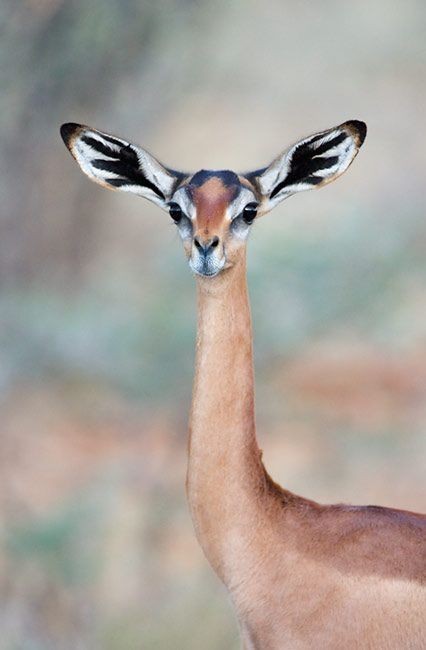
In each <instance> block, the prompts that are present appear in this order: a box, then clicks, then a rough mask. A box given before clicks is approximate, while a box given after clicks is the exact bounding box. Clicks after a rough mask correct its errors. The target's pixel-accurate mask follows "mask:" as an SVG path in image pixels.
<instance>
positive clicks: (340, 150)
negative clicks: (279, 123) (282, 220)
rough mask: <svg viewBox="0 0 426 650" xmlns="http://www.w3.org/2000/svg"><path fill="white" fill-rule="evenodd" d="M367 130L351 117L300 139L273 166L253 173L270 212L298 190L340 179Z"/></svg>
mask: <svg viewBox="0 0 426 650" xmlns="http://www.w3.org/2000/svg"><path fill="white" fill-rule="evenodd" d="M366 132H367V127H366V125H365V124H364V122H360V121H358V120H349V121H347V122H344V123H343V124H340V125H339V126H337V127H334V128H333V129H328V130H327V131H322V132H321V133H316V134H314V135H311V136H309V137H308V138H305V139H303V140H301V141H300V142H297V143H296V144H294V145H293V146H292V147H289V149H287V151H285V152H284V153H283V154H281V155H280V156H279V157H278V158H276V159H275V160H274V161H273V162H272V164H271V165H269V167H266V168H265V169H262V170H259V171H258V172H253V173H251V174H249V175H248V178H249V180H250V181H251V182H252V183H254V184H255V185H257V187H258V189H259V191H260V193H261V195H262V197H263V203H264V208H265V209H266V211H268V210H270V209H271V208H272V207H274V205H276V204H277V203H278V202H280V201H282V200H283V199H285V198H287V197H288V196H291V195H292V194H294V193H295V192H300V191H302V190H309V189H312V188H314V187H321V186H322V185H325V184H327V183H330V182H331V181H333V180H335V179H336V178H338V177H339V176H340V175H341V174H343V172H344V171H346V169H347V168H348V167H349V165H350V164H351V162H352V161H353V159H354V158H355V156H356V155H357V153H358V151H359V148H360V147H361V145H362V143H363V142H364V140H365V136H366Z"/></svg>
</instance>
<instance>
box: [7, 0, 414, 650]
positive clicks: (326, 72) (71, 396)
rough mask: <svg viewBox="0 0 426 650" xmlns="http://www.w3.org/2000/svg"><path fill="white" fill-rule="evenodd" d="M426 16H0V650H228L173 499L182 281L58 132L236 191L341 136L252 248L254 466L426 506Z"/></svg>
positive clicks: (328, 493)
mask: <svg viewBox="0 0 426 650" xmlns="http://www.w3.org/2000/svg"><path fill="white" fill-rule="evenodd" d="M425 23H426V9H425V6H424V3H423V2H421V1H420V0H419V1H417V2H416V1H414V0H410V1H408V2H405V3H399V2H393V1H391V0H380V1H379V2H376V3H371V2H367V1H364V0H362V1H361V2H358V3H351V4H350V3H342V2H337V0H328V1H326V2H323V3H315V4H314V3H293V2H290V1H286V2H282V1H280V2H278V0H277V1H274V0H273V1H272V2H268V3H262V4H261V3H255V2H244V3H243V2H241V1H236V2H232V3H227V2H222V1H220V2H216V3H200V2H199V3H195V2H192V1H189V0H186V1H183V0H182V1H180V2H169V1H166V0H163V1H160V2H156V3H150V2H141V1H137V0H121V1H120V2H118V0H117V1H116V2H113V1H112V0H108V1H104V2H101V1H100V0H94V1H91V2H83V0H75V1H74V0H71V1H70V2H65V1H63V0H43V1H41V0H38V1H37V0H32V1H30V0H26V1H25V2H24V1H23V2H19V3H17V2H12V1H7V0H6V2H3V3H2V5H0V73H1V93H0V108H1V110H0V147H1V148H0V170H1V174H0V199H1V208H0V228H1V236H0V291H1V294H0V391H1V394H0V408H1V414H0V435H1V437H0V464H1V467H0V469H1V473H0V508H1V519H0V526H1V528H0V535H1V545H2V547H1V555H0V590H1V600H2V602H1V608H0V612H1V613H0V630H1V634H0V650H3V648H4V649H5V650H53V649H54V650H68V649H69V650H71V649H73V650H74V649H81V650H86V649H87V650H89V649H90V650H92V649H104V648H105V649H106V650H115V649H117V650H118V649H120V650H127V649H128V650H134V649H139V648H144V649H145V648H149V649H150V648H185V649H191V648H193V649H194V650H195V649H197V650H198V649H199V648H203V650H204V649H206V650H209V649H210V648H211V649H212V650H213V649H217V648H237V647H238V641H237V630H236V627H235V624H234V620H233V617H232V613H231V611H230V607H229V604H228V602H227V598H226V595H225V593H224V591H223V589H222V587H221V586H220V585H219V584H218V582H217V581H216V579H215V578H214V577H213V576H212V575H211V573H210V571H209V569H208V567H207V565H206V562H205V560H204V558H203V556H202V554H201V551H200V550H199V548H198V546H197V544H196V542H195V540H194V536H193V533H192V528H191V523H190V519H189V515H188V512H187V509H186V505H185V499H184V480H185V449H186V442H185V436H186V430H185V429H186V416H187V411H188V406H189V399H190V387H191V378H192V364H193V338H194V328H195V307H194V282H193V279H192V278H191V275H190V273H189V271H188V269H187V267H186V265H185V262H184V260H183V255H182V252H181V250H180V245H179V242H178V239H177V236H176V234H175V231H174V230H173V226H172V224H170V223H169V219H168V218H167V216H166V215H164V214H163V213H161V212H160V211H159V210H158V209H157V208H155V207H153V206H151V205H150V204H149V203H147V202H144V201H143V200H140V199H137V198H135V197H131V196H127V195H125V194H122V195H120V194H118V193H112V192H111V193H109V192H106V191H103V190H101V189H99V188H97V187H96V186H95V185H92V184H90V183H89V182H88V181H87V180H86V179H85V178H84V177H83V176H82V174H81V173H80V172H79V170H78V169H77V167H76V165H75V164H73V162H72V160H71V158H70V157H69V155H68V154H67V152H66V150H65V148H64V146H63V144H62V142H61V141H60V138H59V134H58V127H59V125H60V123H62V122H65V121H77V122H82V123H88V124H91V125H93V126H95V127H98V128H101V129H105V130H107V131H110V132H112V133H116V134H117V135H121V136H123V137H127V138H129V139H131V140H133V141H135V142H139V143H140V144H143V145H144V146H146V147H147V148H148V149H150V150H152V151H153V152H155V154H156V155H158V157H160V159H162V160H164V162H165V163H167V164H169V165H171V166H174V167H177V168H179V167H180V168H183V169H188V170H195V169H197V168H201V167H211V168H214V167H219V168H222V167H231V168H235V169H237V170H238V169H241V170H246V169H250V168H254V167H258V166H260V165H262V164H264V163H266V162H268V160H270V159H271V158H272V157H274V156H275V155H276V154H277V153H278V152H279V151H280V149H282V148H284V147H285V146H287V145H288V144H289V143H290V142H292V141H293V140H295V139H297V138H298V137H300V136H303V135H306V134H308V133H310V132H313V131H316V130H319V129H322V128H327V127H329V126H332V125H334V124H337V123H339V122H341V121H343V120H345V119H349V118H358V119H364V120H365V121H366V122H367V123H368V126H369V134H368V138H367V141H366V144H365V147H364V148H363V150H362V152H361V153H360V155H359V157H358V159H357V160H356V162H355V163H354V165H353V167H352V168H351V169H350V171H349V172H348V173H347V174H346V175H345V176H344V177H343V178H342V179H341V180H340V181H339V182H338V183H336V184H334V185H332V186H330V187H327V188H325V189H324V190H322V191H321V192H320V193H317V192H311V193H306V194H305V195H303V196H298V197H294V198H292V199H290V200H289V201H288V202H286V203H285V204H283V205H282V206H281V207H280V208H277V209H276V210H275V211H274V213H273V214H271V215H270V216H269V217H266V218H265V219H264V220H262V221H260V222H259V224H257V225H256V227H255V228H254V232H253V237H252V240H251V242H250V246H249V248H250V251H249V267H250V270H249V282H250V289H251V296H252V306H253V318H254V326H255V335H256V341H255V349H256V370H257V404H258V407H257V410H258V426H259V438H260V444H261V446H262V447H263V449H264V454H265V462H266V464H267V466H268V468H269V469H270V471H271V473H272V474H273V476H274V478H276V479H277V480H279V481H280V482H282V483H283V484H284V485H285V486H286V487H288V488H289V489H291V490H294V491H296V492H299V493H302V494H304V495H306V496H308V497H311V498H315V499H317V500H320V501H324V502H332V501H349V502H353V503H378V504H383V505H394V506H397V507H402V508H408V509H412V510H422V509H424V508H425V506H426V496H425V491H424V478H423V476H424V469H425V457H426V443H425V436H424V429H425V424H424V423H425V419H426V406H425V405H426V334H425V332H426V327H425V324H426V261H425V259H426V225H425V224H426V220H425V214H424V173H425V158H426V154H425V147H424V135H423V133H424V125H423V122H424V119H423V113H424V106H425V100H426V89H425V72H426V46H425V41H424V33H425V27H426V24H425Z"/></svg>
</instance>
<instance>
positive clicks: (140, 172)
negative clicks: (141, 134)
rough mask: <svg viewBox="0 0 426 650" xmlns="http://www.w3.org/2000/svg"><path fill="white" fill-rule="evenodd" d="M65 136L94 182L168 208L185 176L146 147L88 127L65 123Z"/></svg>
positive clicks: (64, 139)
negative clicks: (160, 161)
mask: <svg viewBox="0 0 426 650" xmlns="http://www.w3.org/2000/svg"><path fill="white" fill-rule="evenodd" d="M61 136H62V139H63V141H64V142H65V144H66V146H67V147H68V149H69V150H70V152H71V154H72V156H73V157H74V158H75V159H76V161H77V162H78V164H79V165H80V167H81V169H82V171H83V172H84V173H85V174H86V175H87V176H88V177H89V178H90V179H92V181H95V183H99V185H103V187H108V188H109V189H112V190H121V191H124V192H133V194H137V195H138V196H144V197H145V198H147V199H149V200H150V201H153V202H154V203H156V204H157V205H159V206H160V207H162V208H164V209H167V201H169V200H170V197H171V196H172V194H173V192H174V191H175V189H176V187H177V185H178V184H179V182H180V181H181V180H182V179H183V178H184V177H185V174H182V173H180V172H175V171H173V170H171V169H167V168H166V167H164V166H163V165H162V164H161V163H159V162H158V160H156V159H155V158H154V157H153V156H151V154H149V153H148V152H147V151H145V150H144V149H141V148H140V147H138V146H136V145H134V144H130V143H129V142H126V141H125V140H121V139H120V138H116V137H115V136H112V135H108V134H107V133H102V132H101V131H96V130H95V129H91V128H89V127H88V126H83V125H81V124H73V123H67V124H63V125H62V126H61Z"/></svg>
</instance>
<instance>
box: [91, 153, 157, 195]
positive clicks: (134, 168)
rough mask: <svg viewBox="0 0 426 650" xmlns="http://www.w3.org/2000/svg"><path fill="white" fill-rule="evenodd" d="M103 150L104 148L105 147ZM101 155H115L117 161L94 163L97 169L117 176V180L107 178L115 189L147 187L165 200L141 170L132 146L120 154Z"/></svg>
mask: <svg viewBox="0 0 426 650" xmlns="http://www.w3.org/2000/svg"><path fill="white" fill-rule="evenodd" d="M102 148H104V147H103V145H102ZM101 153H105V155H113V156H114V157H115V160H104V159H103V158H95V160H93V161H92V165H93V167H95V169H100V170H102V171H106V172H111V173H112V174H116V175H117V178H105V182H106V183H108V184H109V185H112V186H113V187H124V186H126V185H136V186H142V187H146V188H147V189H149V190H152V191H153V192H154V193H155V194H156V195H157V196H159V197H160V199H165V196H164V194H163V192H162V191H161V190H160V189H159V188H158V187H157V186H156V185H154V183H152V182H151V181H150V180H148V178H147V177H146V176H145V174H144V173H143V172H142V170H141V169H140V166H139V159H138V156H137V154H136V152H135V151H133V149H132V148H131V146H130V145H127V146H126V147H122V148H121V149H120V151H119V152H113V154H107V153H106V152H105V151H102V150H101Z"/></svg>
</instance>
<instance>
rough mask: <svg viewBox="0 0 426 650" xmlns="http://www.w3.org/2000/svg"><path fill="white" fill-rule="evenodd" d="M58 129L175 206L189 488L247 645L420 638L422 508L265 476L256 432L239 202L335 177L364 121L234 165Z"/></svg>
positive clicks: (406, 642)
mask: <svg viewBox="0 0 426 650" xmlns="http://www.w3.org/2000/svg"><path fill="white" fill-rule="evenodd" d="M61 133H62V136H63V139H64V141H65V143H66V145H67V146H68V148H69V149H70V151H71V153H72V154H73V156H74V157H75V158H76V160H77V162H79V164H80V166H81V167H82V169H83V171H84V172H85V173H86V174H87V175H88V176H89V177H90V178H91V179H92V180H94V181H96V182H97V183H100V184H101V185H103V186H105V187H112V188H113V189H121V190H124V191H132V192H135V193H136V194H139V195H142V196H145V197H146V198H149V199H150V200H151V201H154V202H155V203H157V204H158V205H160V206H161V207H162V208H163V209H165V210H167V209H168V206H169V204H170V202H171V203H173V205H174V211H173V217H174V220H175V222H176V223H177V226H178V228H179V232H180V234H181V237H182V240H183V244H184V249H185V252H186V254H187V257H188V259H189V261H190V265H191V268H193V270H194V271H195V272H196V273H198V276H197V296H198V327H197V345H196V364H195V379H194V389H193V400H192V407H191V415H190V427H189V460H188V474H187V493H188V500H189V505H190V510H191V514H192V518H193V522H194V527H195V532H196V535H197V538H198V540H199V542H200V544H201V546H202V548H203V550H204V553H205V555H206V557H207V558H208V560H209V562H210V564H211V565H212V567H213V569H214V570H215V571H216V573H217V575H218V576H219V577H220V578H221V580H222V581H223V582H224V583H225V585H226V586H227V588H228V590H229V593H230V595H231V598H232V601H233V603H234V606H235V610H236V613H237V617H238V620H239V623H240V628H241V635H242V638H243V642H244V647H245V649H246V650H283V649H285V648H288V649H291V650H302V649H306V650H308V649H309V650H311V649H313V648H315V649H317V648H318V649H322V648H324V649H327V650H341V649H342V648H351V649H354V650H355V649H356V650H358V649H362V650H364V649H365V650H378V649H383V650H384V649H385V648H386V649H387V650H390V649H393V650H402V649H407V650H408V649H410V650H416V649H417V650H420V649H421V648H424V647H425V639H426V624H425V611H426V588H425V585H426V548H425V532H426V518H425V517H424V516H423V515H420V514H416V513H412V512H407V511H402V510H395V509H392V508H381V507H379V506H365V507H359V506H348V505H342V504H338V505H321V504H318V503H316V502H315V501H311V500H309V499H306V498H303V497H300V496H297V495H295V494H292V493H291V492H289V491H287V490H285V489H283V488H281V487H280V486H279V485H277V484H276V483H274V481H273V480H272V479H271V478H270V477H269V475H268V473H267V472H266V470H265V468H264V466H263V464H262V460H261V456H262V455H261V452H260V450H259V448H258V445H257V441H256V429H255V415H254V378H253V348H252V330H251V319H250V308H249V300H248V293H247V284H246V251H245V242H246V237H247V234H248V231H249V228H250V224H249V223H247V220H244V202H246V205H248V204H250V205H251V206H253V205H257V210H258V215H262V214H265V213H266V212H268V211H269V210H270V209H271V208H273V207H274V206H275V205H276V204H277V203H278V202H279V201H281V200H283V199H284V198H286V197H288V196H290V195H291V194H294V193H295V192H298V191H301V190H305V189H312V188H313V187H321V186H323V185H325V184H327V183H329V182H331V181H333V180H335V179H336V178H337V177H339V176H340V175H341V174H342V173H343V172H344V171H345V170H346V169H347V168H348V167H349V165H350V164H351V162H352V161H353V159H354V158H355V156H356V155H357V153H358V150H359V147H360V146H361V145H362V143H363V142H364V139H365V135H366V126H365V124H364V123H363V122H359V121H357V120H350V121H347V122H344V123H343V124H341V125H340V126H338V127H335V128H333V129H328V130H327V131H323V132H321V133H317V134H314V135H312V136H309V137H308V138H305V139H304V140H301V141H300V142H298V143H296V144H295V145H293V146H292V147H289V148H288V149H287V150H286V151H285V152H284V153H282V154H281V155H280V156H278V158H276V159H275V160H274V161H273V162H272V163H271V164H270V165H269V166H268V167H265V168H262V169H260V170H257V171H255V172H251V173H248V174H244V175H240V176H237V175H236V174H234V172H229V171H219V172H211V171H204V170H202V171H200V172H197V173H196V174H194V175H193V176H191V175H188V174H182V173H179V172H174V171H172V170H170V169H168V168H166V167H164V166H163V165H161V163H159V162H158V161H157V160H155V158H153V157H152V156H151V155H150V154H149V153H148V152H146V151H145V150H143V149H141V148H140V147H137V146H136V145H131V144H129V143H127V142H126V141H124V140H121V139H119V138H115V137H114V136H109V135H107V134H103V133H101V132H99V131H95V130H94V129H89V128H88V127H83V126H79V125H75V124H68V125H64V127H63V128H62V130H61ZM185 211H186V214H184V213H185ZM177 214H178V216H179V218H177V216H176V215H177ZM212 242H214V247H213V244H212V245H211V246H210V249H209V251H208V252H207V249H208V244H209V243H212ZM200 245H203V247H204V249H203V250H204V252H203V253H202V254H201V253H200V252H199V250H198V249H199V248H200ZM208 275H210V276H213V277H207V276H208Z"/></svg>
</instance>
